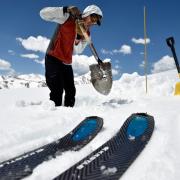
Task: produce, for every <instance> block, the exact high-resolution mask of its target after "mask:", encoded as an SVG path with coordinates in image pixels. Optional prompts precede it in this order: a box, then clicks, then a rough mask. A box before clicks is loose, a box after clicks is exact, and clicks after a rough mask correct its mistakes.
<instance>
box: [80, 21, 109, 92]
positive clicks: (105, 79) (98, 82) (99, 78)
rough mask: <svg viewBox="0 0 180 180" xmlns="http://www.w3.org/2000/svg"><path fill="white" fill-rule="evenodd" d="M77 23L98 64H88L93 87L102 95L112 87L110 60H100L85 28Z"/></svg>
mask: <svg viewBox="0 0 180 180" xmlns="http://www.w3.org/2000/svg"><path fill="white" fill-rule="evenodd" d="M77 21H78V25H79V27H80V29H81V31H82V34H83V36H84V38H85V39H86V41H87V42H88V44H89V47H90V49H91V52H92V54H93V56H94V58H95V59H96V61H97V63H98V64H92V65H90V67H89V68H90V71H91V82H92V84H93V86H94V88H95V89H96V90H97V91H98V92H99V93H101V94H103V95H108V94H109V93H110V91H111V87H112V69H111V63H110V62H102V60H100V58H99V56H98V54H97V51H96V49H95V47H94V45H93V43H92V41H91V39H90V37H89V35H88V34H87V32H86V30H85V29H84V27H83V26H82V24H81V22H80V20H78V19H77Z"/></svg>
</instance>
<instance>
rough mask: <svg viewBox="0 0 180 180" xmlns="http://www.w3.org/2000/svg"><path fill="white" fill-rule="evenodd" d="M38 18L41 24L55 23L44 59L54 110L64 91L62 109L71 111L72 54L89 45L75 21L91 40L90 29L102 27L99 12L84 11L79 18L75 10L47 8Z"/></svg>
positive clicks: (87, 9)
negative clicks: (78, 21)
mask: <svg viewBox="0 0 180 180" xmlns="http://www.w3.org/2000/svg"><path fill="white" fill-rule="evenodd" d="M40 16H41V18H42V19H44V20H47V21H52V22H56V23H58V25H57V28H56V30H55V33H54V35H53V37H52V39H51V41H50V43H49V46H48V48H47V52H46V56H45V76H46V83H47V86H48V87H49V89H50V100H52V101H54V103H55V105H56V106H61V105H62V97H63V92H64V91H65V96H64V106H67V107H68V106H69V107H73V106H74V104H75V94H76V89H75V85H74V75H73V70H72V65H71V63H72V55H73V52H75V53H82V52H83V50H84V48H85V47H86V45H87V44H88V42H86V41H85V39H84V37H83V34H82V32H81V29H80V28H79V23H77V18H78V19H80V22H81V24H82V25H83V28H84V29H85V30H86V32H87V33H88V35H89V36H90V31H89V30H90V27H91V26H92V25H94V24H98V25H100V24H101V18H102V16H103V14H102V11H101V9H100V8H99V7H98V6H96V5H90V6H88V7H86V8H85V9H84V11H83V13H82V15H81V13H80V11H79V9H78V8H77V7H75V6H70V7H47V8H44V9H42V10H41V11H40Z"/></svg>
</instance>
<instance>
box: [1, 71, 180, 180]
mask: <svg viewBox="0 0 180 180" xmlns="http://www.w3.org/2000/svg"><path fill="white" fill-rule="evenodd" d="M1 78H2V77H1ZM22 78H24V79H31V78H30V77H29V76H28V77H22ZM34 79H35V78H34V77H32V79H31V80H33V81H34ZM36 79H37V81H39V79H38V78H37V77H36ZM2 80H3V81H4V79H3V78H2V79H1V81H2ZM11 80H14V81H15V82H16V81H20V80H18V79H14V78H13V79H11ZM85 80H86V79H85ZM177 81H179V79H178V76H177V72H176V70H171V71H166V72H163V73H158V74H152V75H149V76H148V93H147V94H146V93H145V77H144V76H140V75H138V74H137V73H133V74H123V75H122V77H121V78H120V79H119V80H117V81H114V82H113V87H112V90H111V93H110V94H109V95H108V96H103V95H101V94H99V93H98V92H96V91H95V89H94V88H93V86H92V85H91V84H89V83H88V84H85V83H84V84H82V83H79V84H76V89H77V94H76V103H75V106H74V107H73V108H67V107H63V106H62V107H55V106H54V104H53V103H52V102H51V101H49V100H48V99H49V90H48V88H47V87H43V88H12V89H11V88H10V89H8V90H7V89H5V88H4V89H1V90H0V100H1V101H0V115H1V116H0V139H1V141H0V149H1V151H0V162H2V161H4V160H7V159H9V158H12V157H15V156H17V155H20V154H22V153H24V152H27V151H30V150H32V149H35V148H38V147H40V146H42V145H44V144H47V143H48V142H51V141H53V140H56V139H58V138H60V137H63V136H64V135H65V134H67V133H68V132H70V131H71V130H72V129H73V128H74V127H75V126H76V125H77V124H79V123H80V122H81V121H82V120H83V119H84V118H85V117H87V116H93V115H95V116H100V117H102V118H103V119H104V125H103V131H101V132H100V133H99V134H98V135H97V136H96V137H95V139H93V141H91V142H90V143H89V144H88V145H87V146H85V147H84V148H83V149H82V150H80V151H77V152H73V151H68V152H65V153H63V154H62V155H61V156H57V157H56V158H54V159H51V160H49V161H46V162H44V163H42V164H41V165H39V166H38V167H37V168H35V170H34V171H33V174H32V175H31V176H29V177H27V178H25V179H26V180H51V179H53V178H54V177H56V176H57V175H59V174H60V173H62V172H63V171H65V170H66V169H68V168H69V167H71V166H72V165H73V164H75V163H76V162H78V161H79V160H81V159H82V158H83V157H85V156H87V155H88V154H89V153H91V152H92V151H93V150H95V149H97V148H98V147H99V146H101V145H102V144H103V143H105V142H106V141H107V140H108V139H110V138H111V137H112V136H113V135H114V134H115V133H116V132H117V131H118V130H119V128H120V127H121V126H122V124H123V123H124V121H125V120H126V118H127V117H129V116H130V115H131V114H132V113H136V112H147V113H148V114H150V115H152V116H154V119H155V130H154V133H153V136H152V138H151V140H150V142H149V143H148V145H147V146H146V148H145V149H144V150H143V152H142V153H141V154H140V156H139V157H138V158H137V159H136V161H135V162H134V163H133V164H132V166H131V167H130V168H129V169H128V170H127V171H126V172H125V174H124V175H123V176H122V178H121V180H175V179H179V178H180V171H179V168H180V156H179V152H180V145H179V139H180V115H179V104H180V96H174V95H173V92H174V86H175V83H176V82H177ZM8 82H10V81H8ZM82 82H86V81H84V79H82ZM16 87H17V86H16Z"/></svg>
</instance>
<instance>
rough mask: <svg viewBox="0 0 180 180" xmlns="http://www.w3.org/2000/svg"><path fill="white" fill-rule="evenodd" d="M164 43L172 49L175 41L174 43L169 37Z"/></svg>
mask: <svg viewBox="0 0 180 180" xmlns="http://www.w3.org/2000/svg"><path fill="white" fill-rule="evenodd" d="M166 42H167V45H168V46H169V47H170V48H172V47H174V44H175V41H174V38H173V37H169V38H167V39H166Z"/></svg>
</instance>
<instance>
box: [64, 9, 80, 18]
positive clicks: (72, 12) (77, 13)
mask: <svg viewBox="0 0 180 180" xmlns="http://www.w3.org/2000/svg"><path fill="white" fill-rule="evenodd" d="M67 12H68V13H69V14H70V15H72V16H73V17H74V18H78V17H79V16H80V14H81V12H80V10H79V9H78V8H77V7H76V6H69V7H68V8H67Z"/></svg>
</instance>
